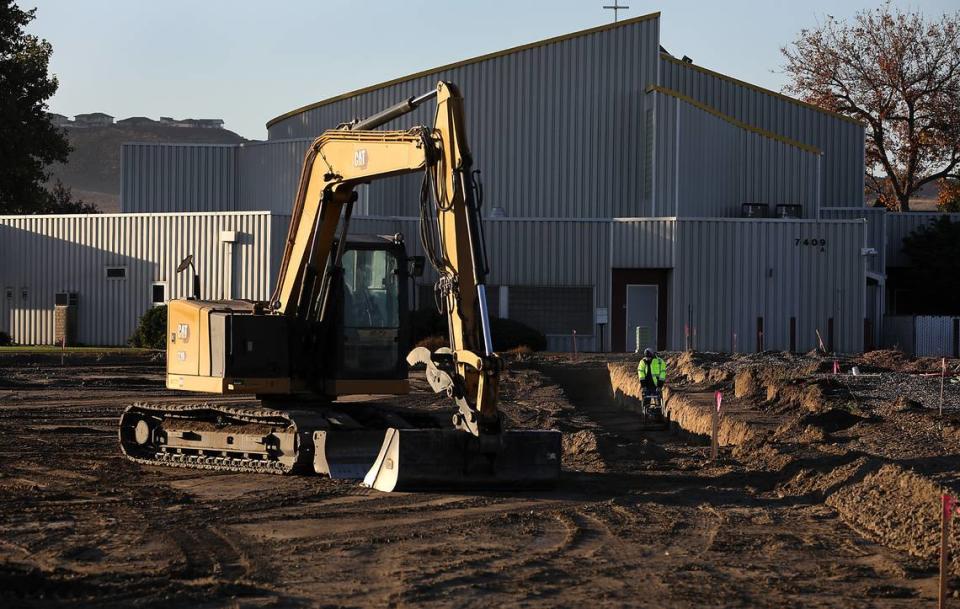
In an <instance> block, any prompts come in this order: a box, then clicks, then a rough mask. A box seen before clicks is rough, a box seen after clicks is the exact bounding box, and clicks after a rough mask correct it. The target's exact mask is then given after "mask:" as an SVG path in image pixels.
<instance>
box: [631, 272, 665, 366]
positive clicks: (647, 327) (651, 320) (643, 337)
mask: <svg viewBox="0 0 960 609" xmlns="http://www.w3.org/2000/svg"><path fill="white" fill-rule="evenodd" d="M626 287H627V303H626V305H627V312H626V315H627V323H626V328H625V330H626V336H625V337H624V338H625V343H624V344H625V346H626V351H627V352H628V353H629V352H631V351H632V352H634V353H636V352H638V351H642V350H643V349H644V348H646V347H655V346H656V343H657V306H658V304H659V297H658V296H659V291H660V290H659V288H658V287H657V286H655V285H644V284H633V283H631V284H627V286H626Z"/></svg>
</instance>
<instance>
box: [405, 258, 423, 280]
mask: <svg viewBox="0 0 960 609" xmlns="http://www.w3.org/2000/svg"><path fill="white" fill-rule="evenodd" d="M425 263H426V259H425V258H424V257H423V256H410V257H409V258H407V272H408V273H409V274H410V276H411V277H423V267H424V264H425Z"/></svg>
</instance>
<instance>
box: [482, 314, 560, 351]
mask: <svg viewBox="0 0 960 609" xmlns="http://www.w3.org/2000/svg"><path fill="white" fill-rule="evenodd" d="M490 325H491V328H490V330H491V333H492V334H493V346H494V347H496V348H497V351H509V350H511V349H516V348H518V347H528V348H530V349H532V350H534V351H543V350H544V349H546V348H547V337H546V336H544V335H543V334H542V333H541V332H540V331H538V330H534V329H533V328H531V327H530V326H528V325H526V324H523V323H520V322H519V321H515V320H513V319H500V318H499V317H494V318H493V320H492V322H491V324H490Z"/></svg>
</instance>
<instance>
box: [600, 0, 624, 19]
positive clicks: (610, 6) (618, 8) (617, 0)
mask: <svg viewBox="0 0 960 609" xmlns="http://www.w3.org/2000/svg"><path fill="white" fill-rule="evenodd" d="M603 8H605V9H608V10H612V11H613V22H614V23H616V22H617V17H619V13H620V11H622V10H627V9H629V8H630V7H629V6H624V5H622V4H620V0H613V4H608V5H607V6H604V7H603Z"/></svg>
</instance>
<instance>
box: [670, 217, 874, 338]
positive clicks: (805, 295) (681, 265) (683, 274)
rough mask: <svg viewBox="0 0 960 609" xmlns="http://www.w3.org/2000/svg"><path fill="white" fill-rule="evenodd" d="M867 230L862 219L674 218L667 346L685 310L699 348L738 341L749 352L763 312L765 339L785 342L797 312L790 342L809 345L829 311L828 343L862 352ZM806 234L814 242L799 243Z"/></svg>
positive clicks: (680, 332)
mask: <svg viewBox="0 0 960 609" xmlns="http://www.w3.org/2000/svg"><path fill="white" fill-rule="evenodd" d="M865 230H866V228H865V222H863V221H831V222H818V221H782V220H766V221H752V220H713V219H696V220H692V219H691V220H682V219H681V220H678V222H677V254H676V266H675V269H674V272H673V280H672V286H671V306H670V308H671V311H674V312H675V313H674V315H673V316H672V318H671V321H670V326H671V327H670V331H669V334H670V341H669V342H670V344H671V346H672V347H673V348H682V347H683V346H684V344H685V343H684V337H685V330H686V328H685V326H686V325H687V324H688V318H689V320H690V322H691V324H690V325H691V326H692V331H693V332H694V336H695V339H694V341H695V347H696V348H697V349H699V350H708V351H729V350H731V348H732V346H733V344H734V340H736V344H737V350H738V351H741V352H742V351H748V352H749V351H753V350H755V347H756V334H757V333H756V327H757V318H758V317H763V318H764V330H765V332H764V346H765V348H766V349H778V350H785V349H788V348H789V346H790V343H789V338H790V337H789V327H790V318H791V317H795V318H796V324H797V335H796V340H797V345H796V346H797V349H798V350H800V351H807V350H809V349H812V348H813V347H814V346H815V345H816V342H817V338H816V333H815V332H816V331H817V330H819V331H820V335H821V336H822V337H823V340H824V342H826V341H827V340H828V336H827V327H828V319H830V318H833V319H834V332H835V334H834V346H835V348H836V349H837V350H838V351H841V352H857V351H861V350H862V348H863V319H864V289H865V281H864V272H865V268H864V262H863V259H862V258H861V256H860V247H861V244H862V243H863V239H864V231H865ZM798 239H799V244H798V242H797V240H798ZM814 239H816V240H817V242H818V243H819V240H820V239H823V240H825V242H826V245H825V246H823V248H822V251H821V247H819V246H812V245H804V241H805V240H814ZM734 335H736V338H735V337H734Z"/></svg>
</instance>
